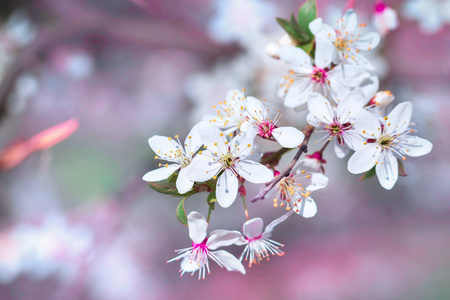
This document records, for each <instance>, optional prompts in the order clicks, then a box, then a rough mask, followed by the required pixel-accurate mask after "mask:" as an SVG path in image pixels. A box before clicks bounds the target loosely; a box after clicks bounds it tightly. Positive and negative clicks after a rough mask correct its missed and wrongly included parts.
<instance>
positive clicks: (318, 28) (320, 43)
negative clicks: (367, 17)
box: [309, 9, 380, 70]
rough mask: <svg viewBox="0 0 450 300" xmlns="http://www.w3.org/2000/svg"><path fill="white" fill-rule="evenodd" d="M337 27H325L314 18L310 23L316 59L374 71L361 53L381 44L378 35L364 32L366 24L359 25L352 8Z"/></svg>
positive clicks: (320, 20) (319, 19) (325, 25)
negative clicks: (353, 65) (314, 42)
mask: <svg viewBox="0 0 450 300" xmlns="http://www.w3.org/2000/svg"><path fill="white" fill-rule="evenodd" d="M337 23H338V28H337V29H334V28H333V27H331V26H329V25H327V24H324V23H323V22H322V19H321V18H317V19H315V20H314V21H312V22H311V23H310V24H309V29H310V30H311V32H312V33H313V34H314V36H315V40H316V52H315V55H316V59H317V60H324V61H326V62H327V65H325V67H326V66H328V65H329V64H331V63H333V64H338V63H346V64H355V65H360V66H363V67H364V68H366V69H368V70H373V69H374V68H373V66H372V65H371V64H370V62H369V61H368V60H367V59H366V58H365V57H364V56H363V55H362V54H361V52H364V51H370V50H372V49H374V48H375V47H377V46H378V44H379V43H380V35H379V34H378V33H376V32H374V31H370V32H366V31H365V27H366V24H359V25H358V19H357V16H356V13H355V12H354V11H353V9H349V10H347V11H346V12H345V14H344V16H343V17H342V18H341V19H340V20H339V21H337Z"/></svg>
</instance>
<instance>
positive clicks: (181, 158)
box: [174, 149, 191, 168]
mask: <svg viewBox="0 0 450 300" xmlns="http://www.w3.org/2000/svg"><path fill="white" fill-rule="evenodd" d="M174 156H175V158H177V159H178V161H179V162H180V166H181V168H184V167H187V166H188V165H189V164H190V163H191V160H190V159H189V158H188V157H187V156H186V155H185V154H184V152H183V151H182V150H181V149H178V150H177V151H176V152H175V154H174Z"/></svg>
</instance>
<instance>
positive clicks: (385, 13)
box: [372, 1, 398, 36]
mask: <svg viewBox="0 0 450 300" xmlns="http://www.w3.org/2000/svg"><path fill="white" fill-rule="evenodd" d="M372 23H373V25H374V27H375V30H376V31H377V32H378V33H379V34H380V35H381V36H385V35H386V34H388V33H389V31H392V30H394V29H395V28H397V26H398V16H397V12H396V11H395V10H394V9H393V8H391V7H389V6H387V5H386V4H384V3H383V1H380V2H378V3H377V4H376V5H375V11H374V14H373V18H372Z"/></svg>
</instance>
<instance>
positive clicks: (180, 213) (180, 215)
mask: <svg viewBox="0 0 450 300" xmlns="http://www.w3.org/2000/svg"><path fill="white" fill-rule="evenodd" d="M187 197H189V196H186V197H184V198H183V199H181V201H180V203H178V206H177V209H176V211H175V214H176V216H177V219H178V221H180V223H181V224H183V225H184V226H188V221H187V216H186V211H185V210H184V201H185V200H186V199H187Z"/></svg>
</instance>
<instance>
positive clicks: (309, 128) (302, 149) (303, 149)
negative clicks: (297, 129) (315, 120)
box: [251, 124, 314, 203]
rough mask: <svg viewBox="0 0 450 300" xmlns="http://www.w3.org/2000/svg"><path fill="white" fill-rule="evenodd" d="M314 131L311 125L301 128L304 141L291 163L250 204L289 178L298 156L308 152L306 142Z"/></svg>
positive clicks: (262, 197)
mask: <svg viewBox="0 0 450 300" xmlns="http://www.w3.org/2000/svg"><path fill="white" fill-rule="evenodd" d="M313 131H314V127H313V126H312V125H309V124H308V125H306V126H305V128H303V130H302V132H303V133H304V134H305V139H304V140H303V143H301V145H300V146H299V149H298V151H297V153H296V154H295V156H294V158H293V159H292V161H291V162H290V163H289V165H288V166H287V167H286V168H285V169H284V170H283V171H282V172H281V173H280V175H278V176H277V177H275V178H274V179H272V180H271V181H270V182H268V183H266V187H265V188H264V189H263V190H262V191H261V192H260V193H259V194H258V195H257V196H255V197H253V198H252V200H251V202H252V203H255V202H256V201H258V200H261V199H264V197H265V196H266V195H267V193H268V192H270V190H271V189H273V187H274V186H275V185H276V184H277V183H278V182H280V180H281V179H283V178H284V177H286V176H289V173H290V172H291V171H292V168H294V166H295V164H296V163H297V161H298V160H299V159H300V155H302V153H306V152H307V151H308V147H307V145H308V141H309V138H310V137H311V134H312V133H313Z"/></svg>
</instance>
